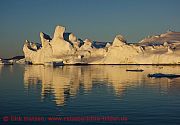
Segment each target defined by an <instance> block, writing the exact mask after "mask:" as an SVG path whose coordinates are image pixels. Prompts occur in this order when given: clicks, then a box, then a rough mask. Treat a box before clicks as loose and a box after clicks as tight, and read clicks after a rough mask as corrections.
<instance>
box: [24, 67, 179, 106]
mask: <svg viewBox="0 0 180 125" xmlns="http://www.w3.org/2000/svg"><path fill="white" fill-rule="evenodd" d="M137 68H139V69H143V70H144V72H127V71H126V70H127V69H137ZM149 73H174V74H180V67H179V66H150V65H147V66H133V65H128V66H126V65H123V66H117V65H114V66H113V65H105V66H104V65H89V66H63V67H59V68H53V67H48V66H43V65H28V66H25V72H24V87H25V89H26V90H27V91H28V90H30V89H32V86H37V85H38V84H40V85H41V88H40V89H41V92H40V93H41V99H42V100H44V99H46V98H48V97H49V95H50V96H53V99H51V100H53V101H55V103H56V105H57V106H63V105H64V104H65V103H66V100H67V99H68V98H69V97H75V96H76V94H77V93H78V91H79V89H80V87H83V90H84V91H85V92H89V91H91V90H92V89H93V86H94V85H96V84H104V85H107V86H110V87H112V88H113V90H114V94H115V95H117V96H122V94H123V93H124V92H125V91H126V90H128V89H130V88H138V87H146V88H151V89H154V88H155V89H156V90H158V92H159V93H160V94H169V93H173V92H175V91H179V89H180V84H178V82H179V81H180V78H176V79H167V78H161V79H153V78H148V77H147V75H148V74H149Z"/></svg>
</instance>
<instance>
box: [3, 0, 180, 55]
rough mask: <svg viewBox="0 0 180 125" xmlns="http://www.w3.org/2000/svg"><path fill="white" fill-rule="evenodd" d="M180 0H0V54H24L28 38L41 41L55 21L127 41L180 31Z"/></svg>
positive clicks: (100, 37)
mask: <svg viewBox="0 0 180 125" xmlns="http://www.w3.org/2000/svg"><path fill="white" fill-rule="evenodd" d="M179 12H180V0H1V1H0V17H1V18H0V43H1V45H0V57H11V56H15V55H22V54H23V52H22V47H23V43H24V41H25V40H26V39H28V40H30V41H35V42H40V38H39V32H41V31H43V32H45V33H47V34H49V35H51V36H52V34H53V32H54V28H55V26H56V25H62V26H65V27H66V31H67V32H73V33H74V34H75V35H76V36H77V37H79V38H81V39H85V38H89V39H91V40H97V41H112V40H113V39H114V37H115V36H116V35H117V34H122V35H124V36H125V38H126V39H127V41H128V42H137V41H139V40H141V39H142V38H144V37H145V36H147V35H153V34H159V33H163V32H166V31H167V30H168V29H172V30H175V31H180V14H179Z"/></svg>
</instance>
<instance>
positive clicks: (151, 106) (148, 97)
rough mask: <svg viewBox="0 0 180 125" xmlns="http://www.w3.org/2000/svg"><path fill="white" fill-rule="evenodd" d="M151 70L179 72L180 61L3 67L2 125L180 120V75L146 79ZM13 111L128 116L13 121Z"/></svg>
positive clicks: (158, 124)
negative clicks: (166, 63)
mask: <svg viewBox="0 0 180 125" xmlns="http://www.w3.org/2000/svg"><path fill="white" fill-rule="evenodd" d="M126 69H144V72H127V71H126ZM149 73H174V74H180V66H132V65H131V66H126V65H123V66H119V65H94V66H93V65H89V66H64V67H58V68H53V67H44V66H40V65H28V66H25V65H13V66H0V117H1V121H0V125H1V124H60V125H63V124H103V125H105V124H113V125H114V124H132V125H133V124H134V125H143V124H144V125H152V124H154V125H178V124H180V78H175V79H168V78H148V77H147V74H149ZM6 116H7V118H9V119H8V120H7V119H4V117H6ZM11 116H20V117H24V116H29V117H32V116H41V117H44V118H48V117H51V116H52V117H76V116H79V117H84V116H87V117H88V116H94V117H102V116H112V117H123V116H124V117H127V118H128V120H127V121H96V122H95V121H76V122H70V121H47V120H46V121H39V122H35V121H20V120H19V121H18V120H17V121H12V119H10V117H11Z"/></svg>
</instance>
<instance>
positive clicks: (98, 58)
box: [23, 26, 180, 64]
mask: <svg viewBox="0 0 180 125" xmlns="http://www.w3.org/2000/svg"><path fill="white" fill-rule="evenodd" d="M40 38H41V44H39V43H32V42H29V41H28V40H26V42H25V44H24V47H23V52H24V55H25V60H26V62H29V63H32V64H47V63H52V62H63V63H64V64H180V32H172V31H170V32H167V33H165V34H161V35H158V36H151V37H148V38H145V39H143V40H141V41H140V42H139V43H134V44H129V43H128V42H127V41H126V40H125V38H124V37H123V36H121V35H117V36H116V37H115V38H114V41H113V42H112V43H105V42H104V43H103V42H99V43H98V42H92V41H91V40H89V39H85V40H84V41H82V40H81V39H78V38H77V37H76V36H75V35H74V34H73V33H66V32H65V27H63V26H57V27H56V28H55V32H54V36H53V38H51V37H50V36H49V35H47V34H45V33H43V32H41V33H40Z"/></svg>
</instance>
